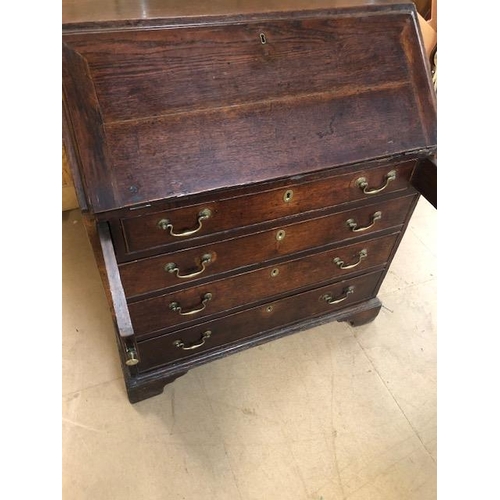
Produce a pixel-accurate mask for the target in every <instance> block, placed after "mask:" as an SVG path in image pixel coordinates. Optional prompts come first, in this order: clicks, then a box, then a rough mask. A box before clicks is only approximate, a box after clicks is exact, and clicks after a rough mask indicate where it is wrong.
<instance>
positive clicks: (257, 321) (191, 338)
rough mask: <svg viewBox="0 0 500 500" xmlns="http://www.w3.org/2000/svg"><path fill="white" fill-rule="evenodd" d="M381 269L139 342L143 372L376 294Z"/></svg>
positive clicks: (349, 304)
mask: <svg viewBox="0 0 500 500" xmlns="http://www.w3.org/2000/svg"><path fill="white" fill-rule="evenodd" d="M381 276H382V273H381V272H376V273H371V274H367V275H363V276H359V277H357V278H352V279H346V280H344V281H341V282H337V283H335V284H332V285H328V286H323V287H321V288H316V289H315V290H311V291H308V292H304V293H300V294H297V295H293V296H291V297H288V298H285V299H281V300H277V301H274V302H268V303H267V304H265V305H263V306H259V307H254V308H251V309H247V310H245V311H242V312H239V313H236V314H232V315H230V316H226V317H225V318H219V319H216V320H213V321H207V322H206V323H202V324H201V325H197V326H195V327H191V328H185V329H182V330H177V331H175V332H173V333H169V334H166V335H162V336H160V337H155V338H152V339H148V340H143V341H140V342H138V350H139V357H140V360H141V361H140V363H139V364H138V365H137V368H138V370H139V371H140V372H144V371H147V370H150V369H152V368H155V367H158V366H161V365H165V364H168V363H172V362H175V361H177V360H179V359H182V358H186V357H188V356H200V355H201V356H202V355H203V353H204V352H206V351H210V350H212V349H216V348H220V347H221V346H225V345H227V344H231V343H234V342H237V341H238V340H241V339H244V338H247V337H251V336H254V335H258V334H261V333H264V332H267V331H270V330H273V329H276V328H280V327H283V326H287V325H290V324H293V323H296V322H299V321H303V320H306V319H308V318H312V317H316V316H321V315H324V314H328V313H331V312H333V311H337V310H339V309H342V308H343V307H345V306H351V305H353V304H356V303H358V302H362V301H364V300H367V299H369V298H372V297H374V296H375V294H376V292H377V289H378V284H379V281H380V278H381Z"/></svg>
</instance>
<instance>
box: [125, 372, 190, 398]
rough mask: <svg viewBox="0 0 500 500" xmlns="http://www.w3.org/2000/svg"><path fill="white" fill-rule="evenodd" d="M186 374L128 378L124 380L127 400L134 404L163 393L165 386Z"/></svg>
mask: <svg viewBox="0 0 500 500" xmlns="http://www.w3.org/2000/svg"><path fill="white" fill-rule="evenodd" d="M186 373H187V372H185V371H184V372H177V373H175V374H173V375H167V376H156V377H154V378H140V377H129V378H127V379H126V381H127V383H126V387H127V395H128V400H129V401H130V402H131V403H132V404H134V403H138V402H139V401H143V400H145V399H148V398H152V397H153V396H158V395H159V394H161V393H162V392H163V389H164V388H165V386H166V385H167V384H171V383H172V382H173V381H174V380H176V379H178V378H179V377H181V376H182V375H185V374H186Z"/></svg>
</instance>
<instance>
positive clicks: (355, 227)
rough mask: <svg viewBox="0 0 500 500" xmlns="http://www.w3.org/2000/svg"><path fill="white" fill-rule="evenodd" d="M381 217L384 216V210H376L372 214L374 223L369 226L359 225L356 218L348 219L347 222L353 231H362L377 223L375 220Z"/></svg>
mask: <svg viewBox="0 0 500 500" xmlns="http://www.w3.org/2000/svg"><path fill="white" fill-rule="evenodd" d="M381 218H382V212H375V213H374V214H373V215H372V223H371V224H370V225H369V226H365V227H358V223H357V222H356V221H355V220H354V219H348V220H347V221H346V224H347V226H348V227H350V228H351V231H352V232H353V233H360V232H362V231H366V230H367V229H370V228H371V227H373V225H374V224H375V222H377V221H378V220H380V219H381Z"/></svg>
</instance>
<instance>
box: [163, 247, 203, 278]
mask: <svg viewBox="0 0 500 500" xmlns="http://www.w3.org/2000/svg"><path fill="white" fill-rule="evenodd" d="M210 262H212V255H211V254H209V253H206V254H205V255H203V256H202V257H201V261H200V264H201V269H200V270H199V271H195V272H194V273H191V274H180V269H179V267H178V266H177V264H175V263H174V262H169V263H168V264H166V265H165V267H164V268H163V269H165V271H166V272H167V273H175V274H176V276H177V277H178V278H180V279H186V278H194V277H195V276H199V275H200V274H201V273H203V271H205V269H206V268H207V264H210Z"/></svg>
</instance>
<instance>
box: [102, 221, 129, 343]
mask: <svg viewBox="0 0 500 500" xmlns="http://www.w3.org/2000/svg"><path fill="white" fill-rule="evenodd" d="M97 233H98V236H99V240H100V242H101V248H102V256H103V259H104V264H105V267H106V272H107V278H108V280H107V281H108V284H109V291H110V293H111V298H112V301H113V306H114V310H115V317H116V326H117V328H118V332H119V334H120V336H121V337H131V336H132V335H134V329H133V327H132V322H131V321H130V315H129V310H128V307H127V300H126V298H125V293H124V291H123V287H122V284H121V281H120V272H119V271H118V265H117V263H116V257H115V253H114V250H113V243H112V241H111V235H110V233H109V228H108V226H107V224H105V223H103V222H101V223H99V224H98V226H97Z"/></svg>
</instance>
